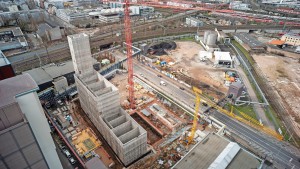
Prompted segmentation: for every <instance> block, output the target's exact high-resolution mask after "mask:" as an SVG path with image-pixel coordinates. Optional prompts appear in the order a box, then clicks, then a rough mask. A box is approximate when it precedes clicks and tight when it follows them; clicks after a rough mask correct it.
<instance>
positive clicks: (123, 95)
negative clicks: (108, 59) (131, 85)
mask: <svg viewBox="0 0 300 169" xmlns="http://www.w3.org/2000/svg"><path fill="white" fill-rule="evenodd" d="M127 77H128V75H127V73H123V74H116V75H115V77H114V78H112V79H111V80H110V82H111V83H112V84H114V85H115V86H116V87H117V88H118V89H119V93H120V101H121V103H123V102H124V100H127V96H128V90H127V89H126V85H124V81H126V82H127ZM122 84H123V85H122Z"/></svg>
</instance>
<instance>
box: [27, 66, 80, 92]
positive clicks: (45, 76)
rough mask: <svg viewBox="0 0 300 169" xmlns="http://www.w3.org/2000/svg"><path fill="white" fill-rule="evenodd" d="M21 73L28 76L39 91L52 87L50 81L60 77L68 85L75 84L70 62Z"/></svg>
mask: <svg viewBox="0 0 300 169" xmlns="http://www.w3.org/2000/svg"><path fill="white" fill-rule="evenodd" d="M23 73H28V74H30V76H31V77H32V78H33V80H34V81H35V82H36V83H37V85H38V86H39V88H40V90H45V89H47V88H49V87H51V86H53V83H52V81H54V79H56V78H58V77H60V76H63V77H65V78H66V79H67V82H68V84H69V85H70V84H73V83H75V80H74V76H73V75H74V68H73V64H72V61H68V62H65V63H61V64H48V65H45V66H42V67H39V68H35V69H31V70H28V71H25V72H23Z"/></svg>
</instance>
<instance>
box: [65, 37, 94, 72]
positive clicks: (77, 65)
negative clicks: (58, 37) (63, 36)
mask: <svg viewBox="0 0 300 169" xmlns="http://www.w3.org/2000/svg"><path fill="white" fill-rule="evenodd" d="M68 42H69V47H70V52H71V56H72V60H73V62H74V64H73V65H74V70H75V73H76V74H80V73H82V72H84V71H92V70H93V67H92V65H93V60H92V54H91V49H90V41H89V36H88V35H87V34H84V33H81V34H76V35H71V36H68Z"/></svg>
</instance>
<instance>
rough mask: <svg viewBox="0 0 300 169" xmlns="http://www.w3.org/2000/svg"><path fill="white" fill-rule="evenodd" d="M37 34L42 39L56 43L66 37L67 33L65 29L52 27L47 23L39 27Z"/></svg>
mask: <svg viewBox="0 0 300 169" xmlns="http://www.w3.org/2000/svg"><path fill="white" fill-rule="evenodd" d="M37 34H38V36H39V37H40V38H42V39H45V40H47V41H54V40H59V39H62V37H63V36H64V35H65V31H64V28H60V27H59V26H56V27H51V26H50V25H48V24H47V23H42V24H39V26H38V30H37Z"/></svg>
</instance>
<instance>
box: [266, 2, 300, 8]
mask: <svg viewBox="0 0 300 169" xmlns="http://www.w3.org/2000/svg"><path fill="white" fill-rule="evenodd" d="M261 3H262V4H267V5H273V6H290V7H296V6H300V2H299V1H298V0H262V1H261Z"/></svg>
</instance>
